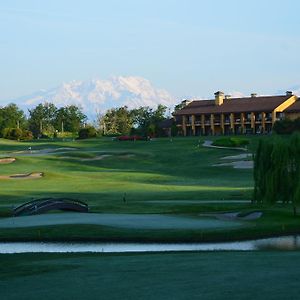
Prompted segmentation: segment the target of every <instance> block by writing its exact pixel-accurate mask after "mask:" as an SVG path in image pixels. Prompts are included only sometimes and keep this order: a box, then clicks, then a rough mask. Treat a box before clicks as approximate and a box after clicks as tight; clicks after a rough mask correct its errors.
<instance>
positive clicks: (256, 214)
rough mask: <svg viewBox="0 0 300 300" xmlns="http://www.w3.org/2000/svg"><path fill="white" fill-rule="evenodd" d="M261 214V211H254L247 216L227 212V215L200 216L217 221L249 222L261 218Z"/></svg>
mask: <svg viewBox="0 0 300 300" xmlns="http://www.w3.org/2000/svg"><path fill="white" fill-rule="evenodd" d="M262 215H263V213H262V212H261V211H254V212H250V213H248V214H244V215H241V212H239V211H238V212H227V213H217V214H201V215H200V216H202V217H204V216H205V217H215V218H216V219H218V220H230V221H234V220H237V221H239V220H242V221H251V220H257V219H259V218H261V216H262Z"/></svg>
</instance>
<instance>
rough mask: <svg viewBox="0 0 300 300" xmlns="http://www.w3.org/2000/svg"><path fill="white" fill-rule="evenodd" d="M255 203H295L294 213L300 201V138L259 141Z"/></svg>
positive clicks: (255, 173)
mask: <svg viewBox="0 0 300 300" xmlns="http://www.w3.org/2000/svg"><path fill="white" fill-rule="evenodd" d="M254 183H255V186H254V197H253V201H254V202H256V203H267V204H274V203H276V202H278V201H280V202H282V203H292V204H293V208H294V214H296V207H297V205H298V204H299V202H300V198H299V197H300V137H299V135H294V136H293V137H292V138H288V139H284V140H283V139H282V138H279V137H277V138H273V139H268V140H264V141H260V143H259V145H258V148H257V151H256V154H255V156H254Z"/></svg>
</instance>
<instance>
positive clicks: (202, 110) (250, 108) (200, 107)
mask: <svg viewBox="0 0 300 300" xmlns="http://www.w3.org/2000/svg"><path fill="white" fill-rule="evenodd" d="M290 97H291V96H286V95H284V96H264V97H249V98H231V99H224V102H223V104H222V105H215V100H194V101H192V102H191V103H190V104H188V105H187V106H186V107H184V108H182V109H181V110H179V111H178V112H176V113H175V115H194V114H218V113H242V112H266V113H268V112H272V111H273V110H274V109H275V108H276V107H277V106H279V105H280V104H281V103H283V102H284V101H286V100H287V99H289V98H290Z"/></svg>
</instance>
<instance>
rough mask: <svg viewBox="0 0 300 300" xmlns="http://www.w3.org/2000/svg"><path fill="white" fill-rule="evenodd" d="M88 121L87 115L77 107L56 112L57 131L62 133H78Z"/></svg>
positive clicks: (70, 106)
mask: <svg viewBox="0 0 300 300" xmlns="http://www.w3.org/2000/svg"><path fill="white" fill-rule="evenodd" d="M85 120H86V115H85V114H84V113H83V112H82V110H81V108H80V107H78V106H76V105H69V106H65V107H61V108H59V109H58V110H57V111H56V115H55V121H54V123H55V129H57V130H58V131H60V132H64V131H68V132H78V130H79V128H80V127H81V126H82V124H83V123H84V122H85Z"/></svg>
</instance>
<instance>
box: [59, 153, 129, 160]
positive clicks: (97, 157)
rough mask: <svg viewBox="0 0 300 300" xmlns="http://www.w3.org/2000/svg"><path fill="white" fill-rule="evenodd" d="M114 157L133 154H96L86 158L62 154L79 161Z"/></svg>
mask: <svg viewBox="0 0 300 300" xmlns="http://www.w3.org/2000/svg"><path fill="white" fill-rule="evenodd" d="M112 156H113V157H115V158H118V159H123V158H131V157H134V156H135V155H134V154H125V155H118V154H117V155H116V154H103V155H98V156H95V157H86V158H82V157H74V156H63V157H62V158H63V159H74V160H79V161H96V160H103V159H106V158H108V157H112Z"/></svg>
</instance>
